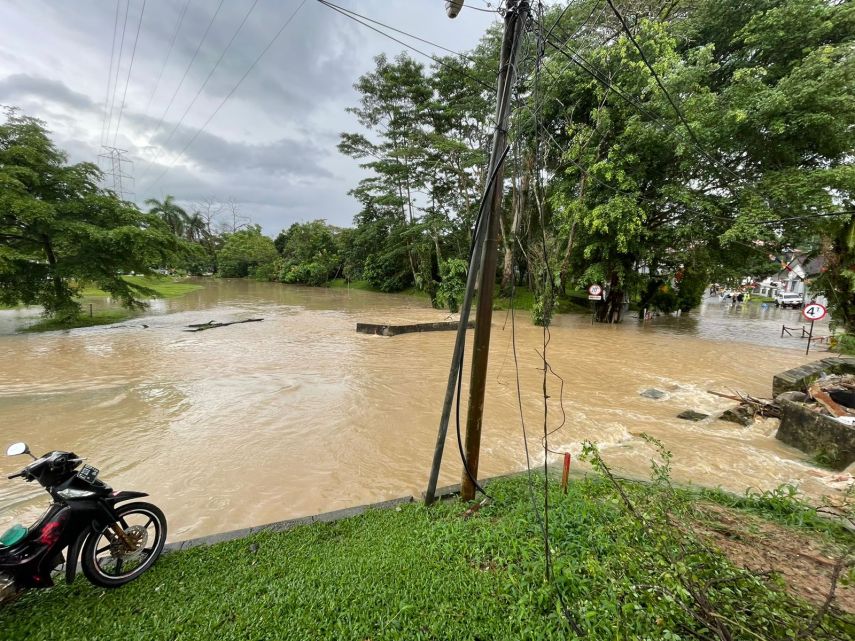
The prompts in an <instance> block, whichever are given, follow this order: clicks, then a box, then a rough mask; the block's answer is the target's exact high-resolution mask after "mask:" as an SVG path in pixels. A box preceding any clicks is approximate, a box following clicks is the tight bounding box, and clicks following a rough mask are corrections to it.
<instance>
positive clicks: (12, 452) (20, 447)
mask: <svg viewBox="0 0 855 641" xmlns="http://www.w3.org/2000/svg"><path fill="white" fill-rule="evenodd" d="M19 454H30V448H29V446H28V445H27V444H26V443H12V444H11V445H10V446H9V447H7V448H6V456H18V455H19ZM30 456H32V454H30Z"/></svg>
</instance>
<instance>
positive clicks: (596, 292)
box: [588, 285, 603, 296]
mask: <svg viewBox="0 0 855 641" xmlns="http://www.w3.org/2000/svg"><path fill="white" fill-rule="evenodd" d="M602 293H603V288H602V287H600V286H599V285H591V286H590V287H589V288H588V294H590V295H591V296H600V295H601V294H602Z"/></svg>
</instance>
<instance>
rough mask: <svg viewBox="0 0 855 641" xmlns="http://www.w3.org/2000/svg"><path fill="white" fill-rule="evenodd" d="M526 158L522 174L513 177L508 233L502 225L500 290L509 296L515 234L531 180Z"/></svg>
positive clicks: (511, 281) (512, 273)
mask: <svg viewBox="0 0 855 641" xmlns="http://www.w3.org/2000/svg"><path fill="white" fill-rule="evenodd" d="M529 164H530V163H529V162H528V159H527V160H526V163H525V168H524V170H523V174H522V176H521V178H520V180H519V184H517V180H516V178H514V181H513V185H514V198H513V204H514V216H513V219H512V221H511V228H510V230H509V231H510V233H508V234H506V233H505V228H504V224H503V225H502V247H503V248H504V251H505V257H504V264H503V265H502V286H501V291H502V295H503V296H510V294H511V286H512V284H513V279H514V255H515V251H514V250H515V249H516V247H515V246H516V241H517V235H518V234H519V230H520V224H521V222H522V219H523V216H524V215H525V208H526V205H527V204H528V188H529V184H530V181H531V172H530V171H529V169H530V167H529Z"/></svg>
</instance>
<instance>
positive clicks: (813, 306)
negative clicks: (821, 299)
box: [802, 303, 828, 322]
mask: <svg viewBox="0 0 855 641" xmlns="http://www.w3.org/2000/svg"><path fill="white" fill-rule="evenodd" d="M827 313H828V310H827V309H825V307H823V306H822V305H820V304H819V303H810V304H809V305H805V308H804V309H803V310H802V316H804V317H805V318H807V319H808V320H809V321H811V322H813V321H818V320H822V319H823V318H825V315H826V314H827Z"/></svg>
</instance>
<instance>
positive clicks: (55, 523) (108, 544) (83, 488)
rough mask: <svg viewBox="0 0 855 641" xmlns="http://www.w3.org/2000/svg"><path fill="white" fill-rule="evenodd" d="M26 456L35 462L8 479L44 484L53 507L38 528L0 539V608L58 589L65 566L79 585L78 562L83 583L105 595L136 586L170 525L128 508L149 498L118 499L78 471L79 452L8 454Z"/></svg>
mask: <svg viewBox="0 0 855 641" xmlns="http://www.w3.org/2000/svg"><path fill="white" fill-rule="evenodd" d="M22 454H28V455H29V456H30V457H31V458H32V459H33V461H32V462H31V463H29V464H28V465H27V466H26V467H24V469H22V470H21V471H20V472H17V473H15V474H12V475H11V476H9V477H8V478H10V479H14V478H23V479H24V480H25V481H27V482H32V481H38V483H39V484H40V485H41V486H42V487H44V488H45V490H46V491H47V493H48V494H50V496H51V498H52V499H53V502H52V503H51V505H50V507H49V508H48V509H47V511H46V512H45V513H44V514H43V515H42V517H41V518H40V519H39V520H38V521H37V522H36V523H35V524H34V525H32V526H31V527H29V528H27V527H24V526H22V525H14V526H12V528H10V529H9V530H7V531H6V532H5V533H4V534H2V535H0V604H3V603H4V602H6V601H10V600H12V599H13V598H15V597H16V596H17V595H18V594H20V593H21V592H22V591H23V590H25V589H28V588H47V587H51V586H53V584H54V575H55V574H58V573H59V572H60V568H61V566H62V565H63V564H64V565H65V568H64V569H65V580H66V582H67V583H69V584H70V583H72V582H73V581H74V577H75V576H76V575H77V562H78V559H79V560H80V565H81V568H82V570H83V574H84V576H85V577H86V578H87V579H88V580H89V581H90V582H91V583H93V584H94V585H97V586H101V587H105V588H116V587H119V586H121V585H124V584H126V583H128V582H129V581H133V580H134V579H136V578H137V577H139V576H140V575H141V574H142V573H143V572H145V571H146V570H148V569H149V568H150V567H151V566H152V565H153V564H154V562H155V561H156V560H157V558H158V557H159V556H160V553H161V552H162V551H163V544H164V542H165V541H166V517H165V516H164V515H163V512H161V511H160V509H159V508H157V507H156V506H154V505H152V504H151V503H145V502H142V501H137V502H134V503H126V501H129V500H131V499H136V498H140V497H143V496H148V494H146V493H145V492H130V491H122V492H115V491H113V488H111V487H110V486H109V485H107V484H106V483H104V482H103V481H102V480H100V479H99V478H98V472H99V471H98V469H96V468H94V467H92V466H91V465H84V466H83V467H82V468H80V470H77V468H78V466H79V465H80V464H81V463H83V459H81V458H79V457H78V456H77V455H76V454H74V453H73V452H61V451H53V452H48V453H47V454H45V455H44V456H41V457H40V458H36V457H35V456H33V455H32V453H31V452H30V448H29V447H28V446H27V444H26V443H15V444H13V445H10V446H9V448H8V449H7V450H6V455H7V456H19V455H22ZM120 503H121V504H122V505H119V504H120ZM63 552H65V554H63Z"/></svg>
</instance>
